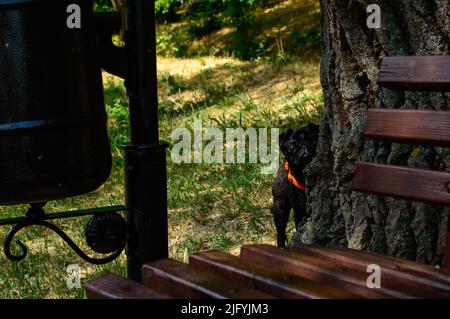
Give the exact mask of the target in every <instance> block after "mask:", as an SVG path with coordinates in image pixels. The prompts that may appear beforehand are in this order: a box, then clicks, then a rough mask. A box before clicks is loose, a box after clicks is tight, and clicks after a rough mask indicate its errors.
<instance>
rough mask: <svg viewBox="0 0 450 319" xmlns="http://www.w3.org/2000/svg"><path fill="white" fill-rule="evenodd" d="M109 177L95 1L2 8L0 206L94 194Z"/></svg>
mask: <svg viewBox="0 0 450 319" xmlns="http://www.w3.org/2000/svg"><path fill="white" fill-rule="evenodd" d="M69 5H76V6H78V8H79V9H81V10H80V11H79V12H80V13H81V15H80V19H81V20H80V21H79V22H81V23H80V24H79V25H78V27H77V26H76V27H74V26H73V25H70V24H68V19H69V18H70V15H71V12H70V10H68V6H69ZM110 169H111V151H110V146H109V141H108V133H107V117H106V112H105V107H104V101H103V87H102V77H101V68H100V62H99V57H98V54H97V37H96V30H95V21H94V14H93V3H92V0H0V204H1V205H5V204H6V205H8V204H21V203H34V202H45V201H49V200H53V199H58V198H65V197H70V196H75V195H79V194H83V193H87V192H90V191H92V190H95V189H96V188H98V187H99V186H100V185H101V184H102V183H103V182H104V181H105V180H106V179H107V178H108V176H109V174H110Z"/></svg>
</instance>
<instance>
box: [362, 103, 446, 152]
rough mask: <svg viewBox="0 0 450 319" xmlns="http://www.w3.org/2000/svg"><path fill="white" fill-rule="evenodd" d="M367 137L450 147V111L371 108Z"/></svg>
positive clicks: (365, 133) (368, 116)
mask: <svg viewBox="0 0 450 319" xmlns="http://www.w3.org/2000/svg"><path fill="white" fill-rule="evenodd" d="M364 136H365V137H369V138H375V139H384V140H390V141H396V142H409V143H431V144H435V145H441V146H450V112H447V111H425V110H392V109H369V111H368V113H367V118H366V125H365V128H364Z"/></svg>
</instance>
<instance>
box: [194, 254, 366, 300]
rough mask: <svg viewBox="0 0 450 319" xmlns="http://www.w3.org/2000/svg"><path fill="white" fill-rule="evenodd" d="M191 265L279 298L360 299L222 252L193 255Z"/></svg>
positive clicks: (328, 286)
mask: <svg viewBox="0 0 450 319" xmlns="http://www.w3.org/2000/svg"><path fill="white" fill-rule="evenodd" d="M189 264H191V265H194V266H197V267H199V268H202V269H207V270H210V271H212V272H214V273H217V274H221V275H223V276H224V277H226V278H228V279H230V280H233V281H237V282H241V283H244V284H246V285H249V286H252V287H254V288H255V289H258V290H261V291H264V292H267V293H268V294H271V295H273V296H276V297H278V298H299V299H303V298H306V299H323V298H326V299H338V298H339V299H350V298H358V296H357V295H355V294H352V293H350V292H348V291H345V290H343V289H340V288H337V287H334V286H332V285H327V284H323V283H318V282H315V281H312V280H310V279H307V278H302V277H299V276H293V275H291V274H289V273H286V272H284V271H283V268H282V267H281V268H278V269H274V268H267V267H264V266H262V265H260V264H256V263H254V262H251V261H249V260H245V259H243V258H239V257H237V256H233V255H230V254H227V253H224V252H221V251H207V252H202V253H198V254H194V255H191V256H190V257H189Z"/></svg>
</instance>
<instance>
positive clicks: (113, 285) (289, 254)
mask: <svg viewBox="0 0 450 319" xmlns="http://www.w3.org/2000/svg"><path fill="white" fill-rule="evenodd" d="M379 83H380V85H382V86H385V87H388V88H394V89H403V90H427V91H450V57H449V56H439V57H391V58H385V59H384V60H383V63H382V66H381V70H380V75H379ZM364 136H365V137H366V138H373V139H379V140H387V141H392V142H402V143H403V142H404V143H413V144H427V145H439V146H445V147H448V146H450V112H447V111H423V110H397V109H373V108H372V109H369V111H368V114H367V119H366V125H365V130H364ZM418 180H420V183H417V181H418ZM411 185H413V186H414V187H411ZM353 189H354V190H355V191H361V192H367V193H371V194H381V195H387V196H394V197H400V198H406V199H411V200H417V201H423V202H430V203H436V204H443V205H449V204H450V173H447V172H439V171H432V170H425V169H417V168H408V167H399V166H393V165H384V164H376V163H366V162H358V163H357V164H356V171H355V175H354V179H353ZM448 225H449V228H448V230H447V240H446V248H445V257H444V267H443V269H437V268H434V267H431V266H427V265H422V264H418V263H415V262H412V261H407V260H402V259H399V258H395V257H390V256H385V255H381V254H377V253H371V252H365V251H357V250H353V249H348V248H329V247H318V246H313V245H297V246H295V247H293V248H291V249H288V250H281V249H279V248H277V247H274V246H270V245H247V246H243V247H242V248H241V253H240V256H239V257H238V256H233V255H230V254H227V253H224V252H221V251H207V252H201V253H197V254H193V255H192V256H190V258H189V263H188V264H184V263H181V262H179V261H175V260H173V259H166V260H160V261H156V262H152V263H148V264H145V265H143V267H142V277H143V283H142V284H141V283H136V282H133V281H129V280H126V279H123V278H119V277H116V276H113V275H107V276H104V277H101V278H99V279H95V280H93V281H90V282H88V283H87V284H86V294H87V297H88V298H137V297H138V298H450V234H449V232H450V221H449V223H448ZM373 264H375V265H378V266H379V267H380V270H381V287H380V288H369V287H368V286H367V278H368V276H369V275H370V274H369V273H368V272H367V267H368V266H369V265H373Z"/></svg>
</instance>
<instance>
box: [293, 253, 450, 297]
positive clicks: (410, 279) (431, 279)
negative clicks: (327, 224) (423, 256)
mask: <svg viewBox="0 0 450 319" xmlns="http://www.w3.org/2000/svg"><path fill="white" fill-rule="evenodd" d="M292 249H293V250H294V251H296V252H299V253H301V254H304V255H308V256H314V257H317V258H321V259H324V260H327V261H330V262H334V263H336V264H338V265H341V266H345V267H349V268H352V269H355V270H359V271H360V272H362V273H365V272H366V270H367V266H369V265H371V264H376V265H378V266H379V267H380V269H381V274H382V280H383V281H390V282H394V281H397V282H400V283H402V285H403V286H404V287H405V289H408V290H409V289H411V290H422V291H423V292H425V293H426V294H427V296H428V297H430V298H450V283H449V282H446V281H444V280H439V279H436V278H435V276H429V275H428V274H424V273H420V274H419V272H418V271H410V270H409V269H405V268H406V267H398V266H397V265H398V264H392V263H391V261H392V258H373V257H372V256H371V255H370V254H366V255H361V254H358V252H355V253H354V254H346V253H345V251H346V250H348V249H341V250H337V249H333V248H328V247H318V246H311V245H296V246H295V247H293V248H292ZM400 264H401V260H400ZM415 265H416V268H420V267H417V266H420V264H415ZM430 268H432V267H430ZM413 269H414V270H416V269H415V268H413ZM433 270H434V272H439V271H438V270H437V269H433ZM441 273H442V272H441ZM447 279H450V276H448V277H447Z"/></svg>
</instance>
